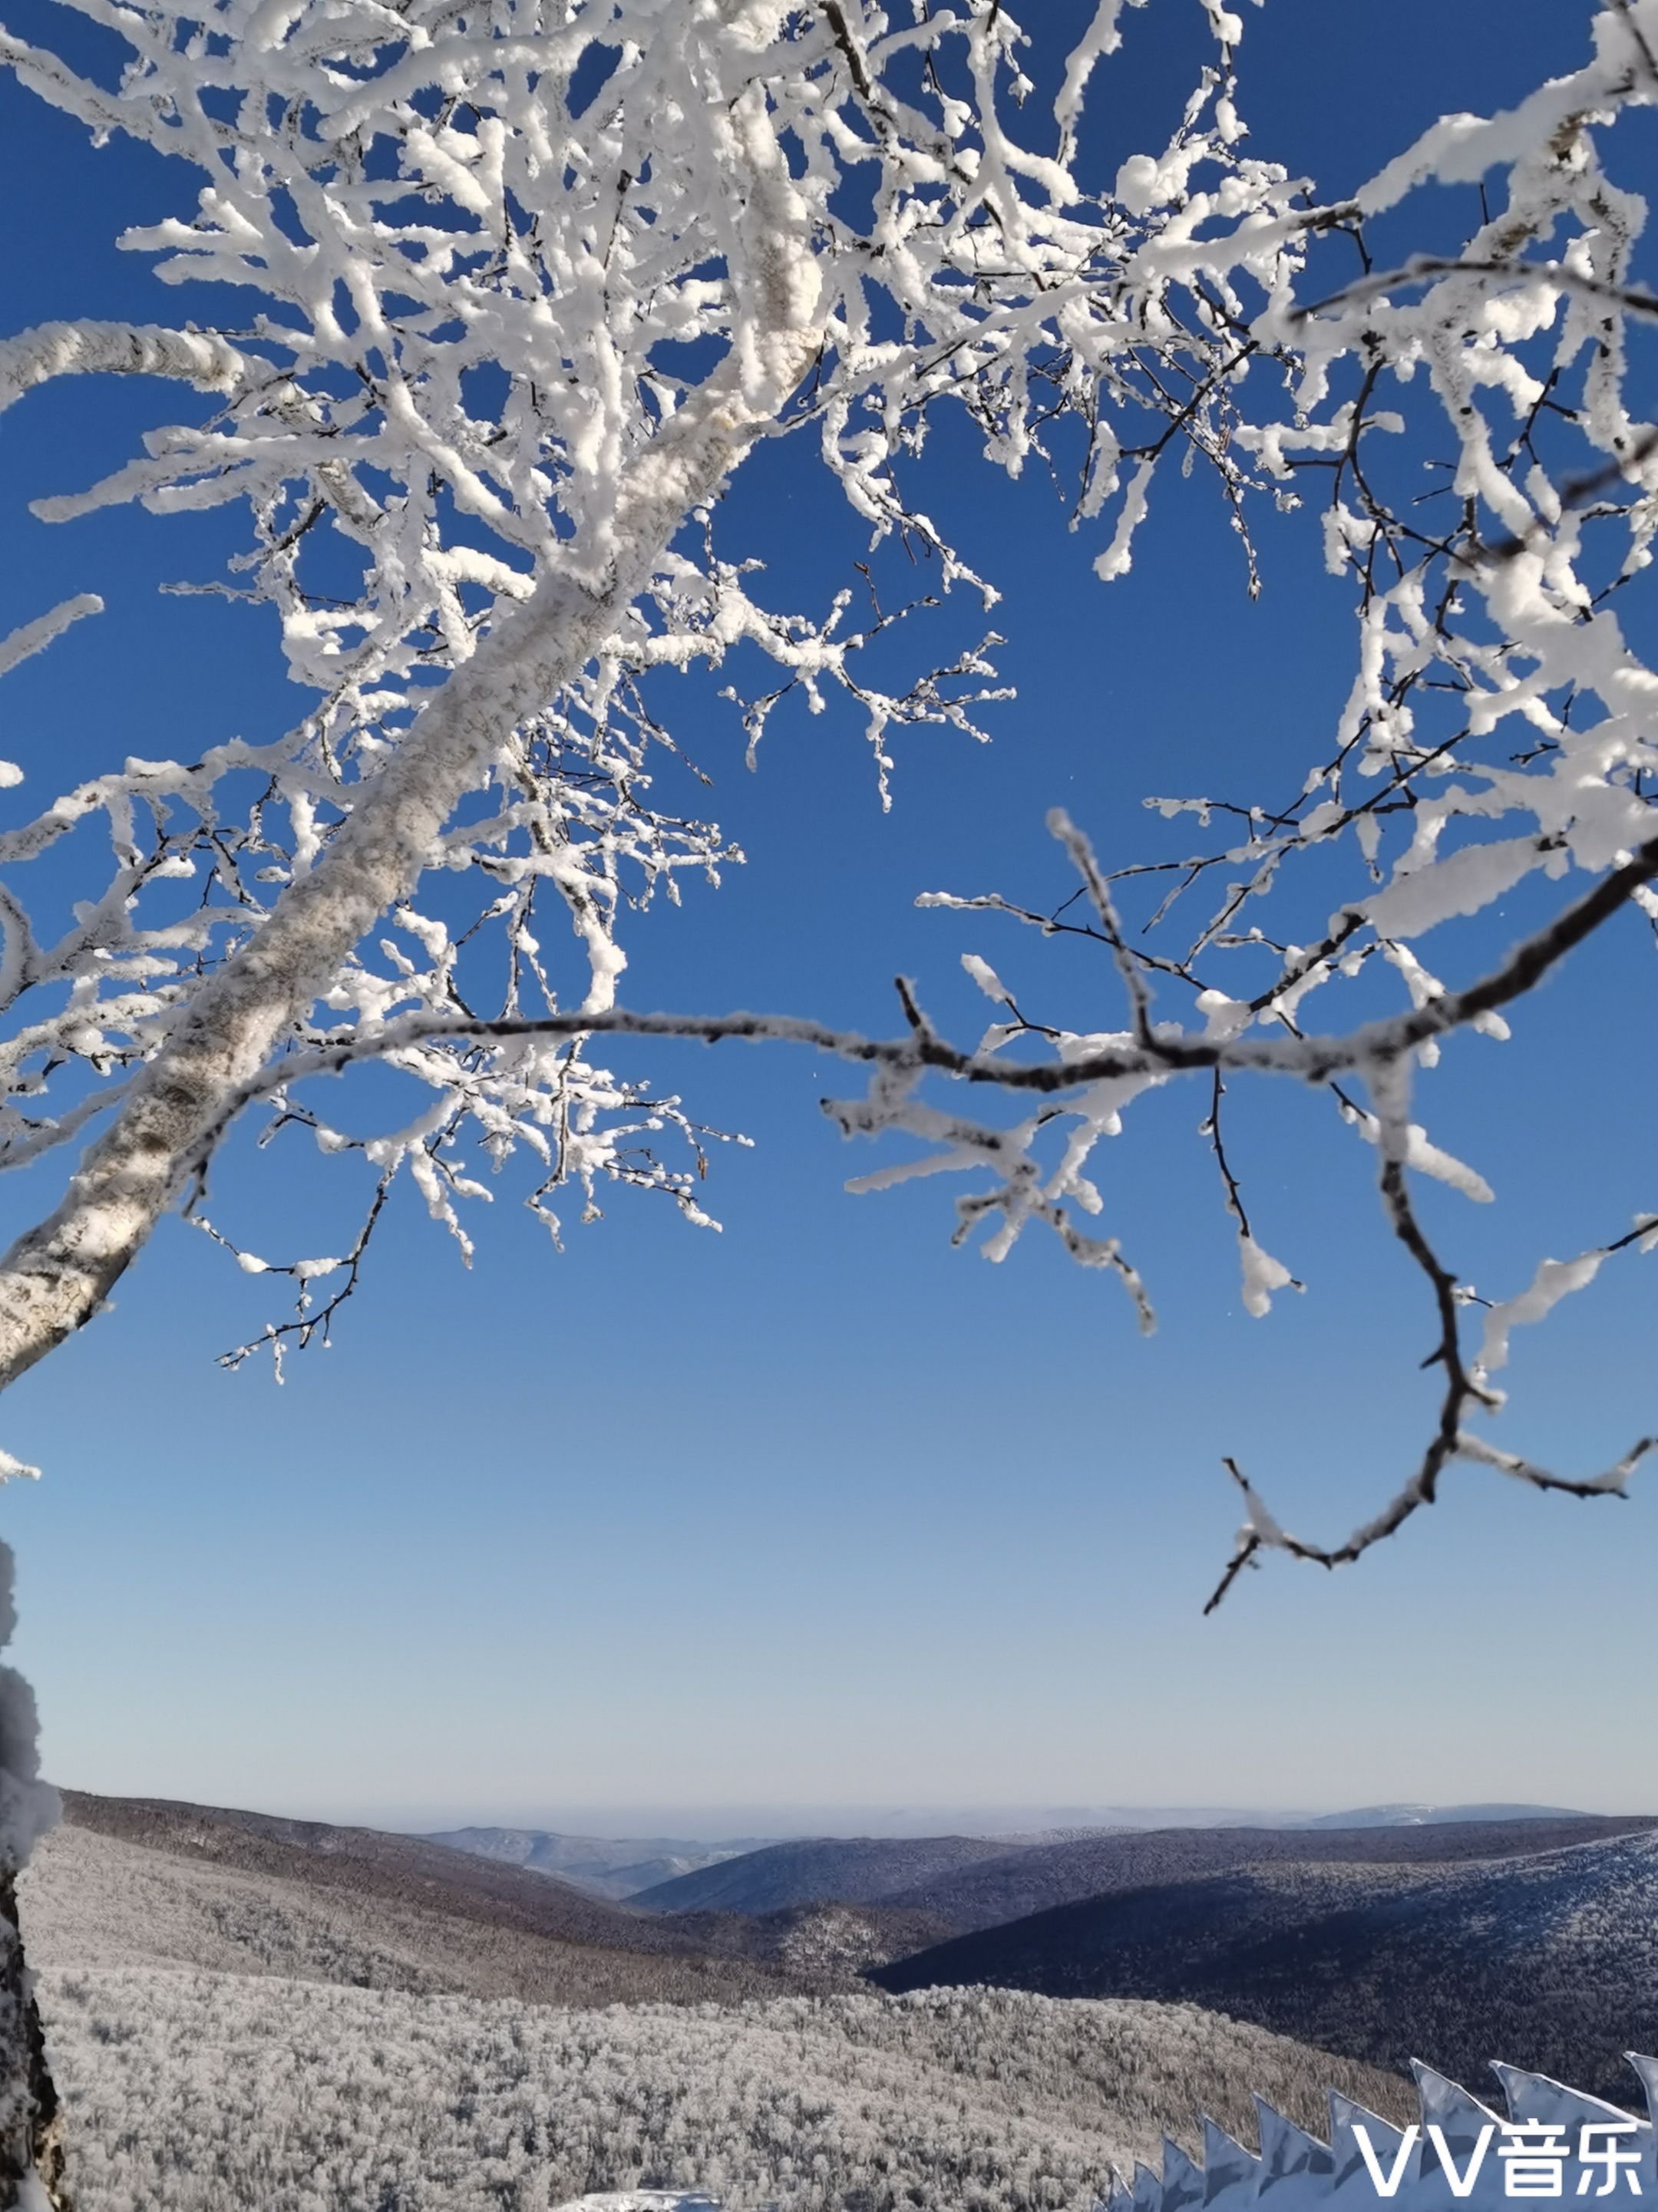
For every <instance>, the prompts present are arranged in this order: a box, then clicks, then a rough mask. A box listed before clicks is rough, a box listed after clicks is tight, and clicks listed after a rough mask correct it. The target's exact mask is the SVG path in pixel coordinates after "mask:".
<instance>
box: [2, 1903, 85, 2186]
mask: <svg viewBox="0 0 1658 2212" xmlns="http://www.w3.org/2000/svg"><path fill="white" fill-rule="evenodd" d="M33 1981H34V1977H33V1975H32V1974H31V1973H30V1972H29V1970H28V1967H27V1963H26V1962H25V1960H24V1956H23V1936H22V1930H21V1929H20V1928H19V1926H18V1924H17V1881H16V1877H15V1875H12V1874H5V1875H0V2080H3V2081H4V2083H5V2090H4V2099H3V2105H0V2112H3V2118H0V2206H3V2207H5V2208H7V2212H10V2208H11V2207H12V2206H18V2207H21V2208H22V2212H46V2208H47V2207H48V2206H50V2207H51V2208H52V2212H70V2195H69V2191H68V2188H67V2186H66V2185H65V2183H64V2137H63V2111H62V2107H61V2106H59V2104H58V2092H57V2090H56V2088H55V2087H53V2084H52V2073H51V2069H49V2067H48V2066H47V2064H46V2038H45V2036H44V2035H43V2034H42V2033H41V2029H40V2015H39V2008H37V2006H36V2004H35V2002H34V1989H33Z"/></svg>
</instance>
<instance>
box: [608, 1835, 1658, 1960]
mask: <svg viewBox="0 0 1658 2212" xmlns="http://www.w3.org/2000/svg"><path fill="white" fill-rule="evenodd" d="M1651 1825H1653V1823H1651V1822H1649V1821H1647V1820H1643V1819H1640V1818H1631V1819H1629V1820H1621V1821H1620V1820H1614V1819H1610V1818H1606V1817H1602V1816H1598V1815H1594V1814H1565V1815H1564V1816H1562V1817H1560V1818H1558V1819H1550V1818H1546V1817H1529V1816H1527V1817H1521V1818H1511V1819H1509V1820H1487V1821H1452V1820H1434V1821H1421V1822H1418V1823H1415V1824H1412V1825H1407V1826H1394V1825H1391V1824H1381V1823H1378V1824H1377V1825H1374V1826H1365V1825H1363V1824H1360V1825H1356V1826H1339V1827H1324V1826H1316V1827H1313V1826H1309V1827H1302V1828H1247V1827H1216V1828H1162V1829H1151V1830H1143V1829H1115V1830H1102V1831H1086V1830H1085V1831H1084V1832H1082V1833H1081V1834H1080V1835H1074V1836H1070V1837H1066V1838H1063V1839H1061V1840H1060V1841H1057V1842H1052V1843H1029V1844H1017V1845H1016V1846H1015V1847H1014V1848H1013V1849H1012V1850H1008V1849H1007V1848H1006V1841H1007V1839H1006V1838H1005V1837H1004V1838H998V1839H996V1840H995V1841H993V1842H992V1841H986V1840H983V1839H980V1838H970V1837H965V1836H954V1837H931V1838H913V1839H912V1838H887V1837H873V1838H835V1839H832V1840H826V1841H823V1842H817V1843H796V1844H771V1845H769V1846H768V1848H767V1849H765V1850H758V1851H753V1852H750V1853H749V1854H748V1856H747V1857H742V1858H734V1859H728V1860H726V1861H725V1862H724V1863H722V1864H720V1865H719V1866H717V1867H710V1868H707V1869H704V1870H703V1871H702V1872H701V1873H699V1874H695V1875H686V1876H684V1877H683V1878H681V1879H680V1880H677V1881H669V1882H665V1883H663V1884H661V1885H660V1886H659V1887H657V1888H654V1889H649V1890H646V1891H644V1892H642V1893H641V1894H640V1895H638V1896H637V1897H635V1899H633V1900H632V1902H633V1903H634V1904H635V1905H638V1906H641V1907H643V1908H645V1909H646V1910H647V1911H652V1912H660V1913H673V1912H687V1911H725V1912H765V1911H773V1910H775V1909H776V1908H777V1907H778V1906H780V1905H796V1906H801V1905H812V1904H826V1903H830V1902H838V1903H842V1904H848V1905H865V1906H871V1905H880V1906H882V1907H884V1908H888V1909H891V1910H895V1911H905V1912H924V1913H927V1914H931V1915H932V1916H934V1917H936V1918H938V1919H939V1920H941V1921H943V1922H944V1923H946V1924H948V1925H949V1926H950V1928H952V1929H956V1930H957V1931H958V1932H962V1933H966V1932H968V1931H969V1930H971V1929H981V1928H990V1927H993V1926H994V1925H996V1924H997V1923H999V1922H1001V1921H1009V1920H1017V1919H1019V1918H1022V1917H1023V1916H1024V1915H1025V1914H1027V1913H1031V1912H1038V1911H1044V1910H1047V1909H1049V1908H1051V1907H1053V1906H1055V1905H1067V1904H1072V1903H1074V1902H1078V1901H1080V1900H1081V1899H1086V1898H1090V1897H1097V1896H1100V1895H1102V1894H1104V1893H1108V1892H1115V1891H1121V1890H1125V1889H1136V1888H1144V1887H1151V1886H1155V1885H1157V1884H1160V1883H1164V1882H1170V1881H1184V1880H1188V1879H1190V1878H1192V1877H1193V1876H1197V1875H1207V1874H1215V1873H1219V1872H1222V1871H1224V1870H1225V1869H1230V1868H1233V1867H1242V1866H1248V1865H1254V1864H1261V1863H1272V1862H1278V1861H1290V1862H1297V1863H1308V1862H1312V1861H1325V1862H1333V1863H1340V1862H1347V1861H1356V1862H1369V1863H1391V1864H1404V1865H1411V1864H1418V1863H1431V1862H1435V1861H1442V1860H1456V1859H1474V1858H1494V1857H1503V1856H1507V1855H1510V1854H1512V1853H1515V1852H1522V1851H1537V1850H1549V1849H1552V1848H1554V1847H1556V1846H1558V1845H1560V1844H1576V1843H1583V1842H1586V1841H1588V1840H1589V1839H1591V1838H1596V1837H1600V1836H1606V1835H1618V1834H1625V1833H1628V1832H1631V1831H1633V1830H1637V1829H1639V1828H1641V1827H1643V1826H1651Z"/></svg>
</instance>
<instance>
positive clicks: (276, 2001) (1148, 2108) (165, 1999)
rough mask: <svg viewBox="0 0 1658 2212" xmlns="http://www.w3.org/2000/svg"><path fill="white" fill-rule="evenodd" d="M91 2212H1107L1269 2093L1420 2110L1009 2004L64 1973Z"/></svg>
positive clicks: (1398, 2095) (68, 2069) (1093, 2018)
mask: <svg viewBox="0 0 1658 2212" xmlns="http://www.w3.org/2000/svg"><path fill="white" fill-rule="evenodd" d="M42 2000H43V2005H44V2009H45V2013H46V2021H47V2033H48V2036H49V2039H50V2044H51V2048H52V2059H53V2065H54V2069H55V2070H56V2073H57V2076H58V2082H59V2085H60V2087H62V2088H63V2089H64V2093H65V2095H66V2099H67V2103H68V2108H69V2112H70V2125H71V2129H72V2136H71V2141H72V2143H73V2146H74V2158H75V2168H74V2171H75V2176H76V2186H77V2188H78V2190H79V2192H80V2202H81V2203H82V2206H83V2208H84V2212H149V2208H151V2207H159V2206H161V2205H165V2207H166V2212H227V2208H228V2207H232V2206H234V2207H238V2208H240V2207H250V2208H251V2207H257V2208H258V2212H365V2208H367V2207H380V2206H392V2205H395V2206H396V2207H397V2208H398V2212H502V2208H503V2207H505V2208H510V2212H531V2208H532V2207H534V2208H537V2212H538V2208H542V2207H545V2206H547V2205H549V2204H553V2205H557V2204H560V2203H564V2202H566V2201H568V2199H570V2198H573V2197H580V2196H583V2195H586V2194H589V2193H594V2192H598V2191H604V2190H606V2189H627V2188H630V2187H633V2186H635V2185H641V2184H644V2185H651V2184H655V2185H659V2186H661V2185H668V2186H674V2185H677V2186H679V2187H689V2186H691V2185H697V2184H700V2185H701V2186H702V2187H704V2188H706V2189H707V2190H708V2191H709V2192H710V2193H711V2194H713V2195H714V2196H715V2197H719V2198H720V2201H721V2203H722V2204H723V2205H724V2207H725V2208H726V2212H758V2208H760V2207H762V2206H766V2205H769V2204H771V2203H780V2205H782V2206H783V2207H785V2208H786V2212H853V2208H854V2207H856V2208H858V2212H891V2208H893V2207H895V2206H897V2205H900V2204H902V2205H903V2206H904V2207H905V2208H906V2212H1027V2208H1028V2212H1038V2208H1041V2212H1089V2208H1090V2207H1091V2206H1092V2205H1093V2204H1094V2203H1095V2202H1096V2197H1098V2196H1099V2195H1101V2194H1102V2193H1103V2191H1104V2190H1105V2188H1106V2186H1107V2185H1108V2179H1109V2174H1110V2169H1111V2167H1112V2166H1118V2167H1120V2168H1122V2169H1123V2170H1125V2171H1132V2161H1133V2159H1134V2158H1135V2157H1137V2156H1139V2157H1147V2158H1150V2157H1153V2156H1155V2155H1156V2153H1157V2147H1158V2142H1159V2137H1160V2136H1161V2134H1162V2132H1163V2130H1164V2129H1165V2128H1169V2127H1175V2128H1176V2129H1177V2130H1178V2131H1179V2132H1180V2133H1181V2134H1184V2135H1185V2136H1187V2139H1188V2140H1190V2139H1191V2138H1192V2136H1193V2129H1194V2126H1195V2115H1196V2114H1197V2113H1198V2112H1199V2111H1200V2110H1206V2111H1209V2112H1214V2113H1217V2114H1218V2115H1220V2116H1222V2117H1223V2118H1226V2119H1229V2120H1230V2124H1232V2126H1233V2127H1234V2128H1247V2127H1248V2124H1249V2104H1248V2093H1247V2092H1248V2087H1251V2086H1254V2087H1259V2088H1260V2090H1261V2092H1262V2093H1264V2094H1265V2095H1266V2096H1267V2097H1268V2098H1269V2099H1271V2100H1273V2101H1275V2102H1278V2103H1280V2104H1285V2105H1287V2106H1289V2107H1290V2108H1291V2110H1292V2111H1298V2112H1302V2113H1303V2115H1304V2116H1305V2118H1308V2119H1309V2121H1313V2120H1316V2119H1318V2118H1320V2117H1321V2110H1322V2106H1321V2098H1320V2097H1319V2094H1318V2092H1319V2090H1320V2088H1321V2086H1322V2084H1323V2083H1324V2081H1326V2080H1333V2081H1337V2082H1339V2083H1340V2084H1342V2085H1343V2086H1345V2087H1347V2088H1349V2089H1350V2090H1351V2092H1352V2093H1354V2094H1355V2095H1357V2096H1358V2097H1361V2098H1362V2099H1363V2100H1365V2101H1367V2102H1371V2103H1375V2102H1376V2101H1377V2100H1380V2101H1381V2102H1382V2104H1383V2105H1384V2106H1387V2107H1388V2109H1390V2110H1392V2111H1394V2112H1398V2113H1402V2112H1403V2110H1404V2108H1405V2107H1406V2105H1407V2104H1408V2103H1409V2101H1410V2100H1409V2099H1408V2096H1407V2093H1406V2090H1405V2087H1404V2084H1403V2083H1401V2082H1400V2081H1396V2080H1392V2079H1389V2078H1388V2077H1383V2076H1379V2075H1375V2074H1373V2073H1371V2072H1370V2070H1369V2069H1365V2068H1363V2067H1354V2066H1351V2065H1348V2066H1344V2065H1342V2064H1341V2063H1340V2062H1339V2061H1331V2060H1327V2059H1326V2058H1324V2057H1322V2056H1321V2055H1320V2054H1317V2053H1314V2052H1309V2051H1304V2050H1303V2049H1302V2048H1301V2046H1299V2045H1296V2044H1292V2043H1289V2042H1286V2041H1284V2039H1281V2038H1278V2037H1275V2036H1271V2035H1267V2034H1264V2033H1262V2032H1261V2031H1260V2030H1259V2029H1253V2028H1244V2027H1234V2026H1233V2025H1231V2024H1230V2022H1228V2021H1220V2020H1217V2019H1215V2018H1213V2017H1212V2015H1207V2014H1204V2013H1201V2012H1199V2011H1197V2010H1195V2009H1194V2008H1190V2007H1185V2006H1164V2005H1145V2004H1135V2003H1115V2004H1114V2003H1099V2004H1096V2003H1082V2004H1078V2003H1065V2002H1059V2001H1057V2000H1054V1999H1052V1998H1047V1997H1036V1996H1025V1995H1015V1994H1005V1993H997V1992H986V1991H979V1990H974V1991H969V1992H959V1991H958V1992H949V1993H946V1992H934V1993H928V1994H927V1995H926V1996H918V1997H909V1998H896V1999H895V1998H890V1997H878V1996H867V1997H825V1998H810V1997H799V1998H787V1999H784V2000H782V2001H780V2002H771V2003H768V2004H761V2005H746V2006H743V2007H741V2008H735V2009H732V2010H726V2009H722V2008H716V2007H714V2006H707V2007H700V2008H675V2007H670V2006H659V2005H653V2006H639V2007H620V2006H618V2007H613V2008H610V2009H608V2010H604V2011H599V2012H567V2011H560V2010H555V2009H554V2008H550V2007H542V2006H526V2005H520V2004H517V2003H513V2002H494V2003H490V2002H479V2001H477V2000H474V1999H467V1998H459V1997H426V1998H420V1997H413V1996H408V1995H406V1994H404V1993H403V1992H401V1991H393V1990H350V1989H341V1988H331V1987H327V1986H325V1985H321V1984H315V1983H300V1982H288V1981H282V1980H280V1979H277V1978H272V1977H268V1978H261V1979H253V1978H243V1977H239V1976H235V1975H229V1974H208V1973H190V1972H179V1971H171V1972H169V1971H163V1970H157V1969H154V1968H151V1969H135V1968H129V1969H125V1970H116V1971H108V1970H106V1971H103V1972H75V1971H69V1972H64V1971H62V1970H58V1971H55V1972H51V1973H49V1974H48V1975H47V1976H46V1979H45V1984H44V1987H43V1990H42Z"/></svg>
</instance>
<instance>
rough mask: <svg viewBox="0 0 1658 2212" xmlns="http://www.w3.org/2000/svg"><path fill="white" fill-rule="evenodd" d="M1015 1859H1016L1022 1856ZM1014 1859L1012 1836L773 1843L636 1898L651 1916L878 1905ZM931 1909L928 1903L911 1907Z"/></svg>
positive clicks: (831, 1839)
mask: <svg viewBox="0 0 1658 2212" xmlns="http://www.w3.org/2000/svg"><path fill="white" fill-rule="evenodd" d="M1015 1856H1017V1851H1016V1853H1015ZM1006 1857H1008V1849H1007V1841H1006V1838H1005V1837H1000V1838H997V1839H996V1840H994V1841H991V1840H989V1839H987V1838H983V1837H975V1836H915V1837H911V1836H854V1837H839V1836H836V1837H826V1838H822V1839H821V1840H817V1841H809V1842H805V1843H792V1844H768V1846H767V1848H766V1849H765V1850H758V1851H750V1852H749V1853H748V1854H747V1855H746V1856H745V1857H742V1858H731V1859H726V1860H724V1861H722V1862H721V1863H720V1864H719V1865H718V1866H708V1867H704V1868H702V1869H701V1871H700V1872H699V1873H696V1874H688V1875H681V1876H680V1877H679V1878H678V1879H677V1881H665V1882H662V1883H659V1885H658V1886H657V1887H655V1888H653V1889H647V1890H641V1892H640V1893H639V1894H638V1895H637V1896H636V1897H635V1899H633V1902H634V1904H635V1905H638V1906H641V1907H642V1908H643V1909H644V1910H646V1911H651V1912H774V1911H779V1910H780V1909H783V1908H785V1907H787V1906H790V1905H819V1904H826V1903H831V1902H832V1903H835V1904H838V1905H872V1904H875V1903H877V1902H878V1901H880V1900H882V1899H889V1898H891V1897H893V1896H895V1895H896V1894H897V1893H899V1892H901V1891H902V1892H904V1893H914V1892H916V1891H918V1890H919V1889H920V1887H921V1886H922V1885H923V1884H926V1883H927V1882H929V1881H948V1880H949V1879H950V1877H951V1876H953V1875H958V1874H960V1873H961V1872H962V1871H963V1869H967V1868H970V1867H975V1866H981V1865H984V1864H985V1863H987V1862H988V1863H993V1864H999V1863H1000V1862H1001V1861H1002V1860H1004V1859H1005V1858H1006ZM912 1909H916V1910H920V1911H931V1910H932V1907H931V1906H930V1905H925V1904H923V1905H919V1906H917V1907H914V1908H912Z"/></svg>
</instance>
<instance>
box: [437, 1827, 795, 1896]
mask: <svg viewBox="0 0 1658 2212" xmlns="http://www.w3.org/2000/svg"><path fill="white" fill-rule="evenodd" d="M420 1840H421V1841H422V1842H425V1843H428V1844H443V1845H444V1846H445V1848H446V1850H452V1851H470V1852H471V1853H472V1854H473V1856H474V1857H477V1858H482V1859H494V1860H496V1861H497V1862H499V1863H501V1865H504V1866H517V1867H529V1868H531V1869H532V1870H533V1871H534V1872H535V1873H537V1874H551V1875H557V1876H558V1878H559V1879H560V1881H568V1882H572V1883H574V1886H575V1887H576V1888H578V1889H585V1890H586V1891H587V1893H589V1895H590V1896H593V1897H608V1898H610V1899H621V1898H624V1897H632V1896H633V1895H634V1894H635V1892H637V1891H639V1890H641V1889H650V1888H652V1887H654V1886H655V1885H656V1884H657V1883H659V1882H665V1881H673V1880H674V1879H675V1877H676V1876H677V1875H687V1874H695V1873H697V1872H698V1871H699V1870H700V1869H701V1868H703V1867H708V1866H717V1865H718V1864H719V1863H720V1861H721V1860H722V1859H732V1858H737V1857H740V1856H741V1855H742V1854H744V1852H748V1851H754V1850H760V1849H761V1848H762V1846H763V1845H764V1844H767V1843H768V1842H769V1841H770V1838H768V1837H764V1836H745V1837H741V1838H737V1839H736V1840H734V1841H732V1842H731V1843H724V1844H706V1843H693V1842H689V1841H687V1840H686V1839H684V1838H679V1837H668V1836H650V1837H644V1838H641V1837H637V1836H635V1837H631V1838H611V1837H603V1836H566V1835H561V1834H560V1833H558V1832H557V1831H556V1830H554V1829H550V1828H450V1829H447V1830H445V1831H444V1832H441V1833H440V1834H436V1835H428V1836H426V1837H423V1838H421V1839H420Z"/></svg>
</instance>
